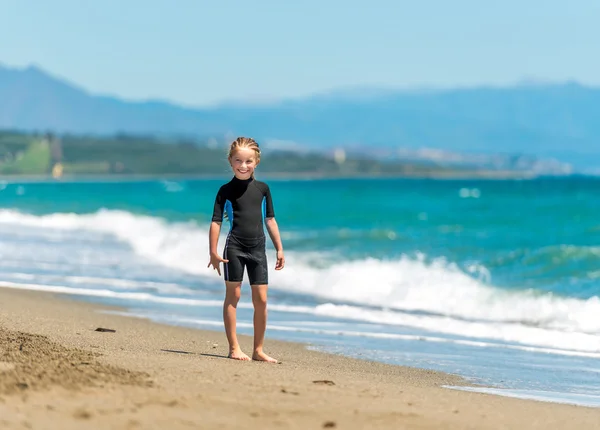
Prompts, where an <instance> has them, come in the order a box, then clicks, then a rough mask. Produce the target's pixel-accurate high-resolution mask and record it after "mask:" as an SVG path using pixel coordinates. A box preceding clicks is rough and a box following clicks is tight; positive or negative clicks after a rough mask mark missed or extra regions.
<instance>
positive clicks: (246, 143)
mask: <svg viewBox="0 0 600 430" xmlns="http://www.w3.org/2000/svg"><path fill="white" fill-rule="evenodd" d="M228 160H229V164H230V165H231V169H232V170H233V174H234V177H233V178H232V179H231V181H230V182H228V183H226V184H225V185H223V186H222V187H221V188H220V189H219V192H218V193H217V197H216V199H215V206H214V210H213V217H212V222H211V225H210V232H209V244H210V261H209V263H208V266H207V267H210V266H211V265H212V266H213V268H214V269H215V270H216V271H217V273H218V274H219V276H221V269H220V264H221V263H223V275H224V278H225V288H226V292H225V302H224V303H223V320H224V322H225V333H226V334H227V341H228V342H229V358H233V359H236V360H244V361H245V360H250V357H248V356H247V355H246V354H244V353H243V352H242V350H241V349H240V345H239V343H238V340H237V336H236V332H235V325H236V308H237V304H238V301H239V300H240V294H241V286H242V278H243V277H244V268H245V269H246V270H247V273H248V278H249V280H250V285H251V287H252V304H253V305H254V352H253V353H252V359H253V360H258V361H267V362H269V363H277V360H276V359H274V358H272V357H269V356H268V355H267V354H265V353H264V351H263V343H264V340H265V330H266V328H267V286H268V283H269V280H268V275H269V273H268V267H267V256H266V254H265V242H266V240H265V233H264V227H263V226H264V224H263V222H264V223H266V226H267V230H268V232H269V236H270V237H271V240H272V241H273V245H274V246H275V250H276V251H277V263H276V264H275V270H281V269H283V266H284V265H285V258H284V256H283V246H282V244H281V238H280V235H279V228H278V226H277V222H276V221H275V212H274V211H273V201H272V200H271V191H270V190H269V187H268V185H267V184H265V183H264V182H260V181H257V180H256V179H254V169H255V168H256V167H257V166H258V164H259V163H260V149H259V147H258V143H256V142H255V141H254V139H250V138H248V137H238V138H237V139H236V140H235V141H233V142H232V143H231V146H230V147H229V156H228ZM224 213H226V214H227V218H228V220H229V224H230V228H229V234H228V235H227V240H226V242H225V248H224V250H223V257H221V256H220V255H219V253H218V252H217V243H218V241H219V233H220V232H221V223H222V221H223V214H224Z"/></svg>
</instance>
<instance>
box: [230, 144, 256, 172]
mask: <svg viewBox="0 0 600 430" xmlns="http://www.w3.org/2000/svg"><path fill="white" fill-rule="evenodd" d="M240 148H248V149H252V150H253V151H254V153H255V154H256V165H257V166H258V163H260V148H259V146H258V143H257V142H256V140H254V139H252V138H251V137H243V136H241V137H238V138H237V139H235V140H234V141H233V142H231V145H229V153H228V154H227V160H229V162H230V163H231V157H233V154H235V152H236V151H237V150H238V149H240ZM252 177H254V172H252Z"/></svg>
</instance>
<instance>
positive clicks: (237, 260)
mask: <svg viewBox="0 0 600 430" xmlns="http://www.w3.org/2000/svg"><path fill="white" fill-rule="evenodd" d="M224 214H227V218H228V220H229V224H230V228H229V234H228V235H227V240H226V241H225V248H224V250H223V258H224V259H225V260H229V262H228V263H224V270H223V272H224V273H223V276H224V278H225V280H226V281H231V282H242V279H243V277H244V268H245V269H246V270H247V271H248V279H249V281H250V285H260V284H268V283H269V271H268V267H267V256H266V253H265V244H266V243H265V242H266V240H265V231H264V220H265V218H273V217H274V216H275V212H274V211H273V201H272V199H271V191H270V190H269V186H268V185H267V184H265V183H264V182H260V181H257V180H256V179H253V178H251V179H248V180H241V179H238V178H236V177H234V178H233V179H232V180H231V181H230V182H228V183H226V184H225V185H223V186H222V187H221V188H220V189H219V192H218V193H217V197H216V199H215V206H214V210H213V217H212V220H213V221H214V222H222V221H223V215H224Z"/></svg>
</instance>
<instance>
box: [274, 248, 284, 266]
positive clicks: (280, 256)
mask: <svg viewBox="0 0 600 430" xmlns="http://www.w3.org/2000/svg"><path fill="white" fill-rule="evenodd" d="M283 266H285V257H284V256H283V251H277V263H275V270H281V269H283Z"/></svg>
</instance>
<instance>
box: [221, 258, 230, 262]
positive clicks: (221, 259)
mask: <svg viewBox="0 0 600 430" xmlns="http://www.w3.org/2000/svg"><path fill="white" fill-rule="evenodd" d="M221 261H222V262H223V263H229V260H224V259H222V258H221Z"/></svg>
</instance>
